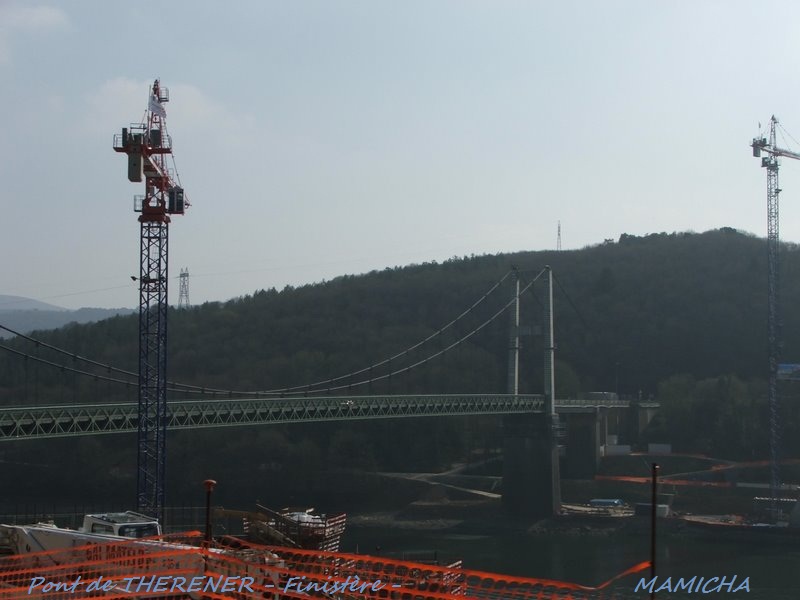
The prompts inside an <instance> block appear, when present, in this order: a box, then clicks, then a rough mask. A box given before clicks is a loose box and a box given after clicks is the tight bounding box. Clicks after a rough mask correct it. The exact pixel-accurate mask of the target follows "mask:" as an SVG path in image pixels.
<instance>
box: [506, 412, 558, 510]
mask: <svg viewBox="0 0 800 600" xmlns="http://www.w3.org/2000/svg"><path fill="white" fill-rule="evenodd" d="M555 419H556V420H557V419H558V416H557V415H556V416H555ZM503 430H504V438H505V439H504V449H503V504H504V506H505V507H506V510H507V511H508V512H510V513H512V514H514V515H519V516H528V517H550V516H552V515H554V514H557V513H558V512H560V510H561V486H560V478H559V470H558V446H557V445H556V444H555V443H554V439H553V435H554V428H553V417H551V416H550V415H548V414H520V415H508V416H506V417H504V418H503Z"/></svg>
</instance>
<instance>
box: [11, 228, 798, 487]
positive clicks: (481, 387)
mask: <svg viewBox="0 0 800 600" xmlns="http://www.w3.org/2000/svg"><path fill="white" fill-rule="evenodd" d="M781 256H782V261H783V262H782V274H783V290H782V292H783V306H785V307H787V309H786V310H785V311H784V315H783V325H784V327H783V332H784V339H785V345H784V357H786V358H785V362H793V358H797V359H800V322H799V320H800V314H798V313H797V311H793V310H791V309H790V307H792V306H794V304H796V302H795V301H794V300H796V299H797V298H798V297H800V289H798V278H797V277H796V275H797V273H798V271H800V251H798V248H797V247H795V246H792V245H784V246H783V247H782V255H781ZM544 265H551V266H552V267H553V272H554V273H555V275H556V278H557V281H558V285H557V287H556V291H555V299H556V338H557V340H556V341H557V346H558V351H557V356H558V374H557V389H558V395H560V396H574V395H576V394H578V393H580V392H586V391H598V390H603V391H619V392H621V393H622V394H625V395H630V396H631V397H637V396H641V397H643V398H650V397H653V398H655V399H658V400H660V401H661V402H662V405H663V407H664V409H663V411H662V415H661V417H660V418H659V419H658V420H657V421H656V422H655V423H654V424H653V426H652V429H651V431H649V432H648V433H647V436H648V439H652V440H656V439H658V440H666V441H673V443H674V444H675V445H676V446H678V447H681V448H684V449H687V450H692V451H703V452H708V453H716V454H721V455H727V456H732V457H733V456H743V457H744V456H747V457H749V456H765V454H766V441H765V440H766V433H765V431H766V421H765V411H766V409H765V407H764V395H765V393H764V388H765V386H764V383H763V380H764V379H765V377H766V362H767V361H766V243H765V241H764V240H763V239H759V238H756V237H753V236H750V235H746V234H742V233H740V232H737V231H734V230H732V229H728V228H725V229H720V230H716V231H710V232H706V233H703V234H694V233H672V234H666V233H660V234H652V235H647V236H644V237H636V236H631V235H623V236H621V238H620V239H619V240H618V241H616V242H612V241H609V242H606V243H604V244H601V245H597V246H592V247H587V248H584V249H581V250H572V251H562V252H556V251H545V252H520V253H515V254H506V255H491V256H471V257H464V258H453V259H451V260H448V261H445V262H444V263H442V264H437V263H428V264H422V265H413V266H409V267H403V268H399V267H397V268H387V269H385V270H383V271H375V272H371V273H368V274H366V275H359V276H343V277H338V278H336V279H334V280H332V281H328V282H323V283H319V284H313V285H306V286H301V287H297V288H294V287H287V288H285V289H283V290H280V291H278V290H275V289H268V290H260V291H257V292H255V293H254V294H252V295H250V296H245V297H242V298H237V299H234V300H231V301H228V302H223V303H217V302H214V303H207V304H203V305H202V306H197V307H194V308H192V309H190V310H181V311H178V310H171V311H170V323H169V378H170V379H171V380H173V381H179V382H185V383H191V384H194V385H199V386H206V387H210V388H220V389H230V390H266V389H273V388H281V387H286V386H297V385H302V384H306V383H309V382H314V381H320V380H326V379H329V378H333V377H336V376H339V375H341V374H344V373H348V372H352V371H355V370H358V369H361V368H362V367H364V366H366V365H370V364H373V363H377V362H379V361H380V360H382V359H384V358H386V357H388V356H392V355H394V354H396V353H398V352H402V351H403V350H404V349H405V348H408V347H410V346H412V345H413V344H415V343H416V342H417V341H419V340H421V339H424V338H426V337H427V336H430V335H431V334H434V333H436V332H437V331H439V329H440V328H441V327H442V326H443V325H444V324H446V323H448V322H449V321H451V320H452V319H453V318H454V317H455V316H456V315H458V314H460V313H461V312H462V311H463V310H464V309H465V308H466V307H468V306H470V305H471V304H472V303H473V302H475V300H476V299H478V298H480V297H481V296H482V295H483V294H484V293H485V292H486V291H487V290H488V289H489V288H490V287H491V286H492V285H493V284H494V283H495V282H496V281H498V280H499V279H500V278H501V277H502V276H503V275H504V274H505V273H507V272H508V270H509V269H510V268H511V267H512V266H515V267H516V268H517V269H518V270H519V273H520V277H521V279H522V281H523V284H524V283H527V282H529V281H530V280H531V279H532V278H533V277H534V276H535V274H536V273H537V272H539V270H540V269H541V268H542V267H543V266H544ZM544 297H545V290H544V287H543V286H542V285H540V284H539V283H537V285H536V286H534V288H533V291H532V292H528V293H526V294H525V296H524V297H523V299H522V308H521V312H522V325H523V330H524V332H525V333H530V335H525V336H524V337H523V339H522V344H523V350H522V356H521V365H522V372H521V390H522V391H523V392H539V391H540V390H541V389H542V362H543V361H542V339H541V336H540V335H537V331H539V330H540V328H541V325H542V314H543V307H542V305H543V299H544ZM510 298H511V286H510V279H507V280H506V282H505V283H504V285H503V286H501V288H500V289H498V290H497V291H496V292H495V293H494V294H492V295H491V296H490V297H489V298H488V299H487V300H486V301H485V302H484V303H482V304H480V305H479V306H478V307H476V308H475V310H473V311H472V312H471V313H470V314H469V315H468V316H467V317H465V318H464V319H462V320H461V321H459V323H458V324H457V325H456V326H454V327H452V328H450V329H449V330H447V331H446V332H444V333H443V334H442V335H441V336H437V337H436V338H435V339H434V340H433V341H432V342H430V343H429V344H426V345H424V346H423V347H421V348H419V349H417V350H415V351H413V352H410V353H408V354H407V355H403V356H401V357H399V358H397V359H396V360H394V361H392V362H391V363H390V364H388V365H384V366H383V367H380V368H375V369H373V370H370V371H367V372H365V373H361V374H360V375H357V376H353V377H350V378H345V379H343V380H340V381H339V382H337V383H338V385H343V386H345V387H344V389H343V390H341V392H340V393H343V394H347V393H352V394H361V393H414V392H434V393H456V392H474V393H477V392H503V391H505V389H506V378H507V372H506V369H507V358H508V344H509V341H508V340H509V317H508V315H507V314H503V315H501V316H500V317H499V318H498V319H496V321H495V322H493V323H492V324H491V325H489V326H487V327H485V328H484V329H482V330H481V331H480V332H479V333H478V334H476V335H475V336H474V337H472V338H470V339H469V340H467V341H465V342H463V343H461V344H459V345H458V346H457V347H456V348H454V349H453V350H452V351H450V352H448V353H447V354H445V355H444V356H442V357H439V358H436V359H434V360H432V361H430V362H429V363H428V364H426V365H425V366H424V367H422V368H420V369H418V370H413V371H411V372H410V373H408V374H403V375H395V376H392V377H391V378H386V379H382V380H380V381H377V380H374V381H373V382H372V383H370V384H367V385H364V386H356V385H355V384H357V383H359V382H360V381H363V380H366V379H370V378H372V379H376V378H377V377H379V376H381V375H385V374H387V373H389V372H390V371H392V370H398V369H402V368H403V367H405V366H407V365H410V364H413V363H414V362H416V361H419V360H422V359H424V358H425V357H426V356H429V355H430V354H433V353H435V352H438V351H440V350H441V349H443V348H445V347H447V346H449V345H450V344H453V343H455V342H456V341H457V340H459V339H460V338H461V337H462V336H464V335H465V334H467V333H468V332H470V331H471V330H473V329H474V328H476V327H477V326H478V325H480V324H481V323H483V322H484V321H485V320H486V319H488V318H489V317H491V316H492V315H494V314H495V313H496V312H497V311H499V310H500V309H501V308H502V306H504V305H505V304H506V303H507V302H508V300H509V299H510ZM33 336H34V337H36V338H37V339H40V340H42V341H44V342H46V343H48V344H52V345H55V346H58V347H61V348H66V349H69V351H70V352H73V353H75V354H77V355H82V356H87V357H91V358H92V359H94V360H97V361H99V362H103V363H110V364H113V365H116V366H119V367H122V368H124V369H128V370H130V371H136V368H137V367H136V363H137V342H138V340H137V318H136V316H135V315H133V316H124V317H115V318H112V319H108V320H106V321H102V322H99V323H95V324H89V325H70V326H67V327H64V328H61V329H58V330H55V331H47V332H36V333H35V334H33ZM9 344H10V345H12V346H13V347H14V348H16V349H18V350H20V351H21V352H24V353H27V354H29V355H30V356H32V357H38V358H42V359H45V360H49V361H53V362H58V363H64V364H66V365H67V366H74V367H75V368H76V369H87V367H86V365H84V364H82V363H80V362H79V361H76V360H75V359H72V358H70V357H65V356H59V355H56V354H54V353H53V352H52V351H50V350H48V349H46V348H44V347H42V346H36V345H33V344H30V343H27V342H25V341H23V340H12V341H11V342H9ZM797 362H800V360H797ZM92 372H94V373H96V374H98V375H102V376H108V377H114V378H123V379H124V378H125V377H124V376H122V375H118V374H113V373H107V372H106V371H104V370H102V369H96V368H95V369H92ZM322 387H323V388H325V387H327V386H325V385H323V386H322ZM783 393H784V395H792V394H794V392H793V391H792V389H791V388H790V387H786V386H784V388H783ZM171 396H172V397H180V396H179V395H176V394H171ZM135 398H136V390H135V388H134V387H132V386H124V385H120V384H117V383H112V382H109V381H106V380H103V379H100V378H98V379H94V378H91V377H82V376H80V375H75V374H73V373H71V372H69V371H65V370H60V369H54V368H51V367H48V366H46V365H43V364H40V363H37V362H35V361H34V360H32V359H27V360H26V359H23V358H21V357H19V356H16V355H11V354H9V353H2V354H0V404H3V405H15V404H23V403H27V404H35V403H38V404H44V403H48V404H50V403H59V402H76V401H77V402H81V403H84V402H86V403H90V402H99V401H126V400H127V401H133V400H135ZM785 414H786V415H787V419H786V422H785V427H786V428H787V431H791V432H793V431H794V429H795V428H796V426H795V422H796V421H794V420H793V419H794V414H793V412H792V411H791V410H790V409H787V412H786V413H785ZM789 417H791V419H790V418H789ZM243 431H244V432H245V433H243ZM410 436H413V439H414V441H415V443H414V444H413V445H410V444H407V443H402V442H399V441H398V440H407V439H410ZM176 439H178V440H179V443H178V444H177V445H173V446H171V450H170V452H171V457H170V460H171V461H172V462H171V464H174V465H180V469H184V470H183V471H182V474H184V475H187V474H189V473H191V474H192V476H193V477H195V476H196V477H199V476H201V473H200V472H199V470H203V469H205V468H206V467H208V468H210V467H211V466H213V464H214V463H215V461H216V462H217V463H219V464H218V465H217V468H225V469H228V470H232V471H235V470H237V469H240V470H241V471H242V473H241V474H240V476H241V477H242V478H244V477H245V474H244V473H245V472H250V473H252V472H254V470H255V471H256V472H262V473H272V474H273V475H275V474H276V473H279V472H280V473H281V477H291V473H301V474H302V473H303V472H306V471H308V470H314V469H324V468H335V467H343V466H351V467H358V468H362V469H374V468H383V469H401V468H404V469H410V468H426V469H427V468H436V467H438V466H441V465H442V464H445V463H447V462H448V461H451V460H454V459H457V458H463V457H464V456H466V455H467V453H468V452H470V451H474V450H476V449H479V448H482V447H487V446H492V445H497V444H498V443H499V440H500V436H499V421H498V420H497V419H495V418H484V419H472V420H457V419H456V420H447V419H438V420H437V419H430V420H421V421H403V420H398V421H392V422H388V421H387V422H370V423H354V424H350V425H347V426H342V425H335V426H334V425H319V426H303V427H296V426H293V427H285V428H275V429H270V428H262V429H260V430H254V431H250V430H238V429H231V430H216V431H206V432H192V433H184V434H181V435H180V436H176ZM795 439H800V438H798V437H797V436H795ZM31 444H37V445H36V446H31V448H41V447H43V446H42V444H41V443H38V442H36V443H31ZM81 444H82V445H83V446H87V445H89V446H92V447H94V446H95V444H99V445H100V446H102V447H103V448H104V451H103V452H102V453H98V454H102V455H103V456H104V457H108V456H113V457H116V458H115V460H117V461H118V462H119V463H120V464H122V465H128V464H129V462H130V458H132V455H133V445H132V443H131V444H126V446H128V447H125V448H123V447H121V446H118V445H117V444H115V443H112V442H110V441H108V440H94V441H91V442H89V441H82V442H81ZM412 446H413V447H412ZM87 447H88V446H87ZM189 448H193V449H194V450H188V449H189ZM209 448H213V452H211V451H210V450H209ZM253 449H258V450H257V451H256V452H254V451H253ZM791 450H792V451H794V448H792V449H791ZM0 451H2V449H0ZM8 452H10V451H8ZM33 452H34V454H35V453H36V452H40V450H33ZM41 452H45V451H44V450H41ZM172 453H174V454H175V458H174V459H173V458H172ZM203 453H205V454H203ZM200 454H203V456H204V458H203V460H202V461H197V460H196V457H197V456H198V455H200ZM242 456H247V457H249V458H246V459H242ZM200 464H202V465H203V468H202V469H201V468H200V467H199V466H198V465H200ZM290 464H291V465H296V466H297V468H294V467H292V468H291V469H290V468H288V467H286V465H290ZM194 471H197V473H194ZM124 472H126V469H125V468H121V469H120V473H124ZM120 476H121V477H122V475H120ZM187 476H188V475H187Z"/></svg>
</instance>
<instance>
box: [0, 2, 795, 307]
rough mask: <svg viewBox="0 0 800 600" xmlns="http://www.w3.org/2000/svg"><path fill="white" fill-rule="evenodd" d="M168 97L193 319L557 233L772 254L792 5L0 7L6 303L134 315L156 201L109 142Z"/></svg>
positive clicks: (549, 244) (791, 234) (176, 248)
mask: <svg viewBox="0 0 800 600" xmlns="http://www.w3.org/2000/svg"><path fill="white" fill-rule="evenodd" d="M155 77H160V78H161V81H162V84H163V85H165V86H167V87H168V88H169V89H170V95H171V101H170V102H169V103H168V104H167V105H166V110H167V126H168V129H169V132H170V134H171V135H172V138H173V147H174V151H175V159H176V163H177V166H178V169H179V173H180V176H181V179H182V181H183V184H184V187H185V188H186V190H187V194H188V196H189V198H190V200H191V202H192V206H191V208H190V209H189V211H188V212H187V214H186V215H185V216H183V217H175V218H174V219H173V223H172V225H171V227H170V276H171V283H170V300H171V301H172V302H177V295H178V283H177V275H178V273H179V271H180V269H181V268H182V267H188V269H189V271H190V273H191V277H190V294H191V300H192V303H194V304H197V303H200V302H203V301H206V300H224V299H228V298H231V297H235V296H241V295H244V294H249V293H252V292H253V291H255V290H257V289H262V288H267V287H272V286H275V287H277V288H279V289H280V288H282V287H283V286H284V285H286V284H292V285H297V284H303V283H309V282H315V281H320V280H322V279H331V278H333V277H335V276H337V275H341V274H345V273H362V272H366V271H369V270H372V269H381V268H384V267H386V266H395V265H404V264H408V263H414V262H416V263H420V262H424V261H430V260H442V259H446V258H449V257H452V256H454V255H457V256H461V255H465V254H472V253H475V254H483V253H496V252H507V251H516V250H538V249H547V248H554V247H555V245H556V228H557V223H558V221H559V220H560V221H561V226H562V240H563V242H562V243H563V247H564V248H565V249H571V248H580V247H583V246H585V245H589V244H594V243H598V242H602V241H603V240H604V239H605V238H615V239H616V238H618V237H619V235H620V234H622V233H630V234H636V235H642V234H646V233H652V232H660V231H667V232H671V231H685V230H694V231H704V230H706V229H711V228H717V227H721V226H730V227H735V228H738V229H743V230H746V231H749V232H753V233H756V234H757V235H759V236H764V235H765V229H766V216H765V202H766V199H765V195H766V175H765V172H764V170H763V169H761V168H760V166H759V162H758V160H757V159H754V158H752V156H751V152H750V148H748V144H749V142H750V140H751V138H752V137H753V136H755V135H756V133H757V132H758V123H759V121H760V122H761V124H762V126H763V125H765V124H766V122H767V120H768V119H769V117H770V115H771V114H773V113H774V114H776V115H777V116H778V117H779V118H780V119H781V122H782V124H783V125H784V126H785V127H786V130H787V131H788V132H790V133H792V134H793V135H794V136H795V137H797V138H798V139H800V3H797V2H790V1H787V2H752V1H751V0H749V1H732V0H725V1H719V2H712V1H695V2H689V1H688V0H687V1H672V2H641V1H638V0H630V1H626V2H612V1H608V0H604V1H603V2H593V1H591V2H590V1H588V0H586V1H583V2H565V1H559V2H552V1H551V2H534V1H531V2H505V1H488V0H487V1H485V2H470V1H466V0H459V1H433V0H428V1H425V2H416V1H409V0H402V1H399V0H396V1H394V2H379V1H374V0H365V1H346V2H345V1H334V0H326V1H323V0H318V1H315V2H305V1H299V0H292V1H288V0H287V1H285V2H281V3H277V2H266V1H234V2H224V3H223V2H200V1H176V0H169V1H167V0H162V1H160V2H149V1H146V0H145V1H143V0H139V1H137V2H125V3H123V2H108V1H106V0H70V1H69V2H66V1H65V2H60V3H56V2H37V1H30V2H23V1H9V0H0V90H2V93H0V108H2V115H3V118H4V123H3V126H2V129H3V134H2V136H0V190H2V191H0V207H2V212H0V223H1V224H2V238H1V239H2V245H1V246H0V249H2V255H3V259H2V262H0V294H13V295H20V296H28V297H32V298H37V299H39V300H44V301H47V302H50V303H53V304H57V305H61V306H65V307H69V308H77V307H80V306H100V307H119V306H128V307H132V306H135V305H136V303H137V299H138V291H137V288H136V284H134V283H133V282H132V281H131V280H130V275H133V274H138V253H139V245H138V244H139V242H138V239H139V226H138V222H137V220H136V217H137V215H136V214H135V213H134V212H133V200H132V198H133V196H134V194H141V193H143V185H144V184H134V183H129V182H128V181H127V177H126V172H127V171H126V160H125V157H124V156H123V155H119V154H116V153H115V152H114V151H113V150H112V147H111V145H112V136H113V134H114V133H116V132H118V131H119V130H120V128H121V127H123V126H126V125H128V124H129V123H131V122H138V121H139V120H140V119H141V117H142V114H143V112H144V109H145V108H146V105H147V97H148V86H149V85H150V84H151V83H152V80H153V79H154V78H155ZM779 141H780V142H781V143H782V144H783V145H787V146H789V147H790V148H793V149H795V150H800V144H797V143H795V142H794V141H793V140H792V139H791V138H788V137H787V138H786V140H785V141H784V140H783V139H779ZM782 164H783V167H782V170H781V187H782V188H783V189H784V190H785V191H784V193H783V194H782V203H781V216H782V219H781V237H782V238H783V239H785V240H789V241H794V242H800V163H797V162H796V161H792V160H790V159H784V160H783V163H782Z"/></svg>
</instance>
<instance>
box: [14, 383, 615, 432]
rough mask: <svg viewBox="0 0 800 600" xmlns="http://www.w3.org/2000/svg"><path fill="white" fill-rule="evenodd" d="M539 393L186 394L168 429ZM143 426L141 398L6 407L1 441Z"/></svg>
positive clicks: (420, 412) (439, 406)
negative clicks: (195, 397) (212, 397)
mask: <svg viewBox="0 0 800 600" xmlns="http://www.w3.org/2000/svg"><path fill="white" fill-rule="evenodd" d="M627 406H628V402H627V401H626V400H603V401H597V400H556V410H557V411H559V412H583V411H593V410H595V409H597V408H601V407H607V408H625V407H627ZM543 411H544V397H543V396H541V395H538V394H527V395H518V396H514V395H508V394H457V395H413V396H335V397H314V398H298V397H295V398H259V399H252V398H231V399H225V400H180V401H172V402H169V403H168V406H167V419H168V421H167V428H168V429H197V428H204V427H233V426H240V425H267V424H277V423H296V422H304V421H305V422H311V421H339V420H344V421H348V420H360V419H394V418H400V417H436V416H454V415H480V414H514V413H541V412H543ZM137 428H138V405H137V404H136V403H132V402H131V403H120V404H83V405H57V406H41V407H31V406H27V407H12V408H1V409H0V441H12V440H22V439H32V438H53V437H71V436H80V435H99V434H104V433H130V432H135V431H137Z"/></svg>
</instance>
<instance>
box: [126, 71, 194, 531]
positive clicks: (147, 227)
mask: <svg viewBox="0 0 800 600" xmlns="http://www.w3.org/2000/svg"><path fill="white" fill-rule="evenodd" d="M168 101H169V91H168V90H167V89H166V88H164V87H162V86H161V84H160V82H159V80H158V79H156V80H155V82H154V83H153V85H152V87H151V88H150V97H149V101H148V105H147V110H146V112H145V118H144V119H143V122H142V123H134V124H132V125H131V126H130V128H127V127H126V128H123V129H122V133H121V134H117V135H115V136H114V150H115V151H116V152H122V153H125V154H127V156H128V180H129V181H131V182H136V183H140V182H142V180H143V179H144V184H145V186H144V191H145V193H144V194H143V195H137V196H134V211H136V212H138V213H140V215H139V219H138V220H139V224H140V252H139V255H140V259H139V277H138V281H139V395H138V396H139V397H138V400H139V406H138V410H139V413H138V437H137V450H138V453H137V477H136V480H137V509H138V511H139V512H142V513H145V514H147V515H151V516H154V517H158V518H161V517H162V516H163V514H162V513H163V508H164V482H165V470H166V431H167V306H168V305H167V277H168V260H167V258H168V241H169V223H170V215H173V214H183V213H184V209H185V206H186V205H187V204H188V203H187V202H185V200H184V192H183V188H181V187H180V186H179V185H178V184H177V183H176V182H175V181H174V180H173V178H172V173H171V171H170V169H169V168H168V167H167V157H168V156H169V155H171V154H172V139H171V138H170V136H169V135H168V133H167V125H166V116H167V115H166V110H165V109H164V106H163V105H164V103H166V102H168Z"/></svg>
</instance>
